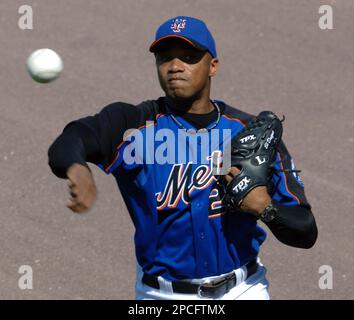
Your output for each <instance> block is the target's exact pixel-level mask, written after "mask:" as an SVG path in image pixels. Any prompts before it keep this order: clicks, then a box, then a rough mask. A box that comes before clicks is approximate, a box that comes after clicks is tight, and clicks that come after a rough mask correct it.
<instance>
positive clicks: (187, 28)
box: [150, 16, 217, 58]
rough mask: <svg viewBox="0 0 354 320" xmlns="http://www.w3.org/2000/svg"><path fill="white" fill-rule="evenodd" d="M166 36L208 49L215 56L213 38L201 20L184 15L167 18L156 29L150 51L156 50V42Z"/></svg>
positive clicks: (198, 47)
mask: <svg viewBox="0 0 354 320" xmlns="http://www.w3.org/2000/svg"><path fill="white" fill-rule="evenodd" d="M168 38H179V39H182V40H185V41H186V42H188V43H189V44H191V45H192V46H194V47H195V48H197V49H199V50H206V51H208V52H209V53H210V54H211V56H212V57H213V58H216V56H217V54H216V47H215V41H214V38H213V36H212V35H211V33H210V31H209V29H208V27H207V25H206V24H205V23H204V22H203V21H202V20H199V19H196V18H192V17H185V16H178V17H175V18H172V19H169V20H167V21H166V22H164V23H163V24H162V25H161V26H160V27H159V28H158V29H157V31H156V35H155V41H154V42H153V43H152V45H151V46H150V52H156V51H157V48H158V44H160V43H161V42H162V41H163V40H165V39H168Z"/></svg>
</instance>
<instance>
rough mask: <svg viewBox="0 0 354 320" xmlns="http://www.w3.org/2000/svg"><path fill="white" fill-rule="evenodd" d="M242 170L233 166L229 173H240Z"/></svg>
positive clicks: (234, 174)
mask: <svg viewBox="0 0 354 320" xmlns="http://www.w3.org/2000/svg"><path fill="white" fill-rule="evenodd" d="M240 172H241V170H240V169H239V168H237V167H231V169H230V172H229V174H230V173H231V174H232V175H233V176H236V175H238V174H239V173H240Z"/></svg>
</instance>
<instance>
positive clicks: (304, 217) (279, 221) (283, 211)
mask: <svg viewBox="0 0 354 320" xmlns="http://www.w3.org/2000/svg"><path fill="white" fill-rule="evenodd" d="M273 204H274V205H275V207H276V208H277V209H278V214H277V215H276V217H275V218H274V219H273V220H272V221H271V222H268V223H267V226H268V228H269V229H270V230H271V231H272V233H273V234H274V236H275V237H276V238H277V239H278V240H279V241H281V242H282V243H284V244H286V245H289V246H292V247H297V248H304V249H308V248H311V247H312V246H313V245H314V244H315V242H316V239H317V234H318V231H317V226H316V222H315V218H314V216H313V214H312V212H311V209H309V208H306V207H302V206H285V205H281V204H280V203H278V202H276V201H274V200H273Z"/></svg>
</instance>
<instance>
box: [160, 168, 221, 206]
mask: <svg viewBox="0 0 354 320" xmlns="http://www.w3.org/2000/svg"><path fill="white" fill-rule="evenodd" d="M212 173H213V172H212V170H211V169H210V167H209V166H208V165H201V166H199V167H198V168H197V169H196V170H195V171H194V172H193V173H192V163H191V162H189V163H188V164H187V166H186V167H185V166H184V164H175V165H174V166H173V167H172V170H171V172H170V176H169V177H168V179H167V183H166V186H165V190H164V191H163V192H159V193H156V200H157V210H163V209H165V208H166V207H168V208H175V207H176V206H177V205H178V203H179V201H180V200H182V201H183V202H184V203H185V204H188V203H189V199H190V195H191V193H192V192H193V191H194V190H196V189H197V190H201V189H205V188H207V187H208V186H209V185H210V184H211V183H212V182H214V181H216V179H215V177H214V176H213V174H212Z"/></svg>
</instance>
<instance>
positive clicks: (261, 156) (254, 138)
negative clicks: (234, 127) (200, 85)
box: [223, 111, 283, 209]
mask: <svg viewBox="0 0 354 320" xmlns="http://www.w3.org/2000/svg"><path fill="white" fill-rule="evenodd" d="M282 121H283V120H279V118H278V117H277V116H276V115H275V114H274V113H273V112H271V111H262V112H261V113H260V114H259V115H258V116H257V117H255V118H254V119H252V120H250V122H249V123H248V125H247V126H246V127H244V128H243V129H242V130H241V131H240V132H239V133H238V134H237V135H236V136H235V137H234V138H232V140H231V166H232V167H237V168H238V169H240V170H241V172H240V173H239V174H238V175H236V176H235V177H234V178H233V180H232V181H231V182H230V183H229V184H228V185H227V186H226V188H225V196H224V198H223V204H224V205H225V206H226V208H228V209H236V208H237V207H239V206H240V205H241V203H242V200H243V199H244V198H245V197H246V195H247V194H248V193H249V192H250V191H251V190H252V189H254V188H255V187H258V186H267V187H269V186H270V180H271V176H272V173H273V172H272V171H273V167H274V163H275V157H276V150H277V148H278V146H279V143H280V140H281V136H282V133H283V126H282Z"/></svg>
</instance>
